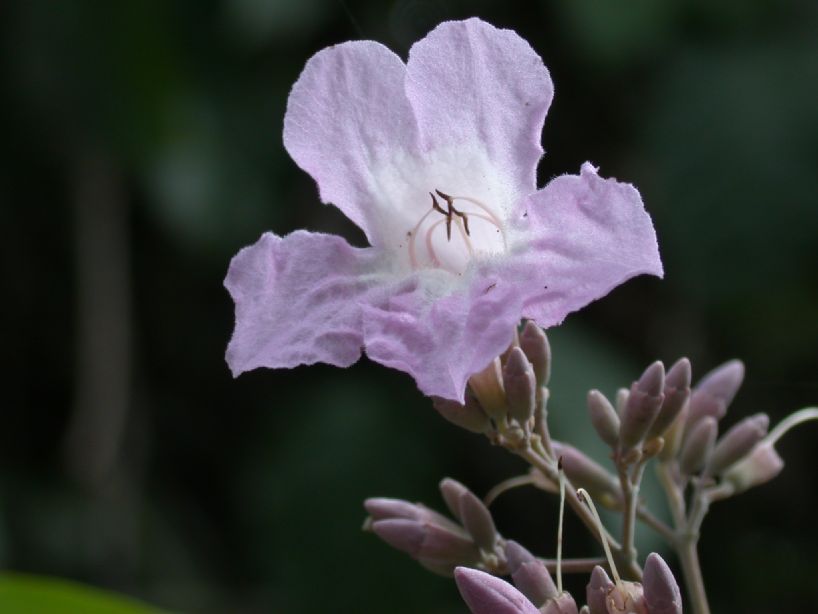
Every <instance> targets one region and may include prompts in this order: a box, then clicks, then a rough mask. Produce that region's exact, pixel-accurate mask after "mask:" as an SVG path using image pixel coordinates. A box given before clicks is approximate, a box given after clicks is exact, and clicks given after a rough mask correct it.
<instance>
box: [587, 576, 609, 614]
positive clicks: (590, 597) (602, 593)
mask: <svg viewBox="0 0 818 614" xmlns="http://www.w3.org/2000/svg"><path fill="white" fill-rule="evenodd" d="M613 586H614V583H613V582H611V579H610V578H609V577H608V574H607V573H605V570H604V569H602V567H600V566H599V565H597V566H596V567H594V569H593V571H592V572H591V581H590V582H588V586H587V587H586V589H585V601H586V603H587V604H588V609H589V610H590V611H591V614H608V593H610V592H611V589H613Z"/></svg>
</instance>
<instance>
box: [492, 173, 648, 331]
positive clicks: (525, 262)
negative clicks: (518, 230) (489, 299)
mask: <svg viewBox="0 0 818 614" xmlns="http://www.w3.org/2000/svg"><path fill="white" fill-rule="evenodd" d="M526 207H527V215H526V217H524V218H523V224H524V225H525V226H527V227H525V229H524V235H527V238H526V239H524V240H522V241H520V243H519V245H516V246H515V247H514V248H513V249H512V253H510V254H509V255H508V258H507V259H506V261H505V263H504V264H503V265H502V266H501V267H500V268H501V269H502V270H503V274H504V275H505V277H506V279H507V280H508V281H509V283H513V280H515V279H516V280H517V283H518V284H519V285H520V290H521V292H524V293H525V294H526V298H525V305H524V308H523V315H524V316H525V317H528V318H532V319H534V320H536V321H537V323H538V324H539V325H540V326H543V327H549V326H553V325H555V324H559V323H560V322H562V320H563V319H564V318H565V316H566V315H567V314H569V313H571V312H572V311H576V310H577V309H580V308H581V307H584V306H585V305H587V304H588V303H590V302H591V301H594V300H596V299H598V298H601V297H603V296H605V295H606V294H607V293H608V292H610V291H611V290H612V289H613V288H615V287H616V286H618V285H619V284H621V283H623V282H624V281H626V280H627V279H630V278H631V277H634V276H636V275H640V274H642V273H648V274H651V275H656V276H658V277H662V275H663V270H662V262H661V260H660V259H659V248H658V246H657V243H656V233H655V231H654V229H653V223H652V222H651V219H650V216H649V215H648V214H647V212H646V211H645V209H644V206H643V204H642V198H641V197H640V196H639V192H637V191H636V189H635V188H634V187H633V186H631V185H629V184H626V183H619V182H617V181H616V180H614V179H603V178H601V177H600V176H599V175H597V172H596V169H595V168H594V167H593V166H591V165H590V164H588V163H585V164H584V165H583V166H582V170H581V172H580V175H563V176H561V177H557V178H556V179H554V180H553V181H551V183H549V184H548V185H547V186H546V187H545V188H543V189H542V190H540V191H539V192H537V193H535V194H533V195H531V196H530V197H529V198H528V199H527V202H526Z"/></svg>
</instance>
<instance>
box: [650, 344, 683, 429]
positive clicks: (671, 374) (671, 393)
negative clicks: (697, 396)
mask: <svg viewBox="0 0 818 614" xmlns="http://www.w3.org/2000/svg"><path fill="white" fill-rule="evenodd" d="M690 377H691V372H690V361H689V360H688V359H687V358H680V359H679V360H677V361H676V362H675V363H674V364H673V366H672V367H671V368H670V370H669V371H668V372H667V376H666V377H665V400H664V401H663V402H662V408H661V409H660V410H659V413H658V414H657V416H656V420H654V421H653V424H652V425H651V427H650V431H649V432H648V439H650V438H652V437H657V436H660V435H664V434H665V431H667V429H668V428H670V425H671V424H673V421H674V420H676V417H677V416H678V415H679V414H680V413H681V412H682V409H684V406H685V404H686V403H687V402H688V400H689V399H690Z"/></svg>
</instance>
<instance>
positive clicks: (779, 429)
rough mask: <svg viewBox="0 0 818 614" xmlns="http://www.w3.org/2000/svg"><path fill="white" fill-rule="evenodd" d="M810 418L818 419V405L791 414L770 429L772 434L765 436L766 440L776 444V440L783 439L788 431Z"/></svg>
mask: <svg viewBox="0 0 818 614" xmlns="http://www.w3.org/2000/svg"><path fill="white" fill-rule="evenodd" d="M810 420H818V407H806V408H804V409H800V410H798V411H797V412H795V413H792V414H790V415H789V416H787V417H786V418H784V419H783V420H782V421H781V422H779V423H778V424H777V425H776V426H775V428H774V429H773V430H772V431H770V434H769V435H767V437H765V441H766V442H767V443H769V444H770V445H775V442H777V441H778V440H779V439H781V437H782V436H783V435H784V434H785V433H786V432H787V431H789V430H791V429H793V428H795V427H796V426H798V425H799V424H802V423H804V422H808V421H810Z"/></svg>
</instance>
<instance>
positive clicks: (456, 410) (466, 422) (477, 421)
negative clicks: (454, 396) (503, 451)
mask: <svg viewBox="0 0 818 614" xmlns="http://www.w3.org/2000/svg"><path fill="white" fill-rule="evenodd" d="M432 405H433V406H434V408H435V409H436V410H437V411H438V413H440V415H441V416H443V417H444V418H445V419H446V420H448V421H449V422H451V423H452V424H455V425H457V426H459V427H461V428H464V429H466V430H467V431H471V432H472V433H478V434H479V433H486V432H488V431H489V430H491V421H490V420H489V417H488V416H487V415H486V414H485V413H484V412H483V410H482V409H481V408H480V404H479V403H478V402H477V399H475V398H474V396H473V395H472V394H470V393H469V391H467V392H466V403H465V405H461V404H460V403H458V402H457V401H451V400H449V399H444V398H441V397H432Z"/></svg>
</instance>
